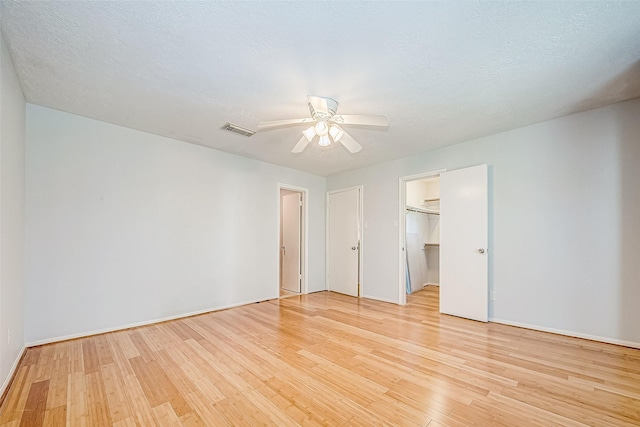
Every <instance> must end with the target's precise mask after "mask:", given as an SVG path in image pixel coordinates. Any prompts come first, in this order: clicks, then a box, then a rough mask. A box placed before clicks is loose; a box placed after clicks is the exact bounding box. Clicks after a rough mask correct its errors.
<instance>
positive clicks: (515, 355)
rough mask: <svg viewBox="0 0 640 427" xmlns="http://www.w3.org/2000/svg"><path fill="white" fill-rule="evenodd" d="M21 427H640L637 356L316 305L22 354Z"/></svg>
mask: <svg viewBox="0 0 640 427" xmlns="http://www.w3.org/2000/svg"><path fill="white" fill-rule="evenodd" d="M20 425H22V426H32V425H38V426H39V425H51V426H63V425H67V426H119V427H129V426H145V427H146V426H156V425H158V426H164V425H178V426H255V425H273V426H281V425H282V426H334V425H335V426H337V425H340V426H342V425H345V426H347V425H351V426H371V425H380V426H385V425H388V426H412V427H413V426H421V427H424V426H429V427H441V426H453V427H467V426H509V427H512V426H570V427H583V426H598V427H599V426H638V425H640V350H637V349H631V348H625V347H619V346H615V345H610V344H603V343H598V342H592V341H586V340H581V339H576V338H569V337H564V336H559V335H553V334H548V333H543V332H537V331H531V330H526V329H521V328H516V327H511V326H506V325H500V324H492V323H488V324H487V323H481V322H474V321H470V320H466V319H461V318H456V317H453V316H447V315H441V314H440V313H438V289H437V288H436V287H427V288H425V289H424V290H422V291H419V292H416V293H414V294H412V295H410V296H408V303H407V305H406V306H397V305H393V304H388V303H384V302H381V301H373V300H367V299H357V298H353V297H347V296H343V295H340V294H335V293H331V292H320V293H315V294H310V295H301V296H295V297H291V298H286V299H281V300H271V301H268V302H263V303H259V304H249V305H246V306H242V307H237V308H234V309H229V310H222V311H218V312H214V313H209V314H203V315H198V316H194V317H190V318H185V319H180V320H175V321H170V322H163V323H159V324H155V325H149V326H144V327H140V328H134V329H129V330H124V331H117V332H113V333H108V334H103V335H96V336H92V337H87V338H82V339H76V340H71V341H66V342H61V343H55V344H48V345H45V346H40V347H36V348H30V349H28V350H27V351H26V353H25V356H24V358H23V359H22V361H21V363H20V364H19V366H18V368H17V370H16V375H15V378H14V380H13V382H12V384H11V385H10V388H9V391H8V393H7V396H6V398H5V400H4V401H3V402H2V405H1V406H0V427H9V426H10V427H17V426H20Z"/></svg>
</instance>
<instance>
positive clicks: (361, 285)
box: [324, 185, 364, 298]
mask: <svg viewBox="0 0 640 427" xmlns="http://www.w3.org/2000/svg"><path fill="white" fill-rule="evenodd" d="M350 190H358V240H359V242H360V244H359V248H358V298H361V297H362V296H363V295H364V283H363V282H364V280H363V268H362V260H363V256H362V254H363V252H364V251H363V248H364V237H363V234H364V233H363V216H364V215H363V211H364V209H363V204H362V201H363V193H364V186H363V185H354V186H353V187H346V188H340V189H337V190H331V191H327V196H326V200H325V205H326V211H325V246H324V248H325V250H324V251H325V260H326V265H325V269H324V272H325V273H324V288H325V290H329V208H330V207H329V196H330V195H332V194H336V193H342V192H343V191H350Z"/></svg>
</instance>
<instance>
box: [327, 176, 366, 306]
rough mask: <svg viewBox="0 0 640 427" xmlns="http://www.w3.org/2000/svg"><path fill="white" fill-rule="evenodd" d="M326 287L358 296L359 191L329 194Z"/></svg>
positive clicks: (347, 190) (355, 189)
mask: <svg viewBox="0 0 640 427" xmlns="http://www.w3.org/2000/svg"><path fill="white" fill-rule="evenodd" d="M327 208H328V215H327V218H328V222H327V255H328V256H327V284H328V287H329V290H330V291H333V292H339V293H341V294H346V295H351V296H354V297H357V296H359V283H358V282H359V266H360V262H359V259H360V235H361V231H360V189H359V188H349V189H346V190H337V191H332V192H330V193H328V205H327Z"/></svg>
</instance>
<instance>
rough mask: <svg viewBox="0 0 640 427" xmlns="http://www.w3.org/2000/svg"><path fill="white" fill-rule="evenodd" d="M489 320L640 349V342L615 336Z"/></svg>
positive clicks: (490, 320) (494, 319)
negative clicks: (601, 335) (609, 336)
mask: <svg viewBox="0 0 640 427" xmlns="http://www.w3.org/2000/svg"><path fill="white" fill-rule="evenodd" d="M489 322H493V323H500V324H502V325H508V326H517V327H519V328H525V329H532V330H534V331H541V332H550V333H552V334H558V335H565V336H568V337H574V338H582V339H585V340H590V341H599V342H604V343H607V344H615V345H621V346H624V347H631V348H638V349H640V343H637V342H633V341H624V340H619V339H615V338H608V337H600V336H597V335H590V334H582V333H579V332H573V331H565V330H563V329H555V328H547V327H545V326H538V325H530V324H528V323H520V322H512V321H510V320H503V319H496V318H490V319H489Z"/></svg>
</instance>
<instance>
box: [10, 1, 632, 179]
mask: <svg viewBox="0 0 640 427" xmlns="http://www.w3.org/2000/svg"><path fill="white" fill-rule="evenodd" d="M1 7H2V8H1V10H0V14H1V17H2V31H3V34H4V38H5V41H6V43H7V45H8V47H9V50H10V52H11V56H12V58H13V61H14V64H15V67H16V69H17V73H18V76H19V79H20V82H21V84H22V87H23V90H24V93H25V96H26V98H27V101H28V102H30V103H33V104H38V105H43V106H46V107H51V108H55V109H58V110H63V111H68V112H71V113H75V114H79V115H82V116H86V117H91V118H95V119H99V120H102V121H106V122H110V123H116V124H119V125H122V126H126V127H130V128H133V129H139V130H142V131H146V132H150V133H154V134H158V135H163V136H167V137H171V138H175V139H178V140H182V141H186V142H191V143H194V144H200V145H204V146H208V147H213V148H216V149H219V150H223V151H228V152H231V153H236V154H239V155H242V156H246V157H251V158H254V159H259V160H264V161H267V162H271V163H276V164H280V165H284V166H289V167H292V168H296V169H301V170H306V171H308V172H312V173H315V174H319V175H330V174H332V173H335V172H339V171H344V170H348V169H355V168H359V167H362V166H366V165H369V164H373V163H378V162H382V161H385V160H389V159H394V158H399V157H404V156H407V155H411V154H414V153H418V152H421V151H426V150H429V149H433V148H436V147H441V146H444V145H449V144H453V143H457V142H461V141H465V140H469V139H473V138H476V137H480V136H484V135H488V134H493V133H497V132H500V131H503V130H507V129H512V128H516V127H520V126H523V125H527V124H531V123H535V122H539V121H542V120H547V119H551V118H555V117H559V116H563V115H566V114H570V113H573V112H578V111H583V110H587V109H591V108H596V107H600V106H603V105H607V104H610V103H613V102H616V101H620V100H624V99H629V98H635V97H638V96H640V62H639V60H640V2H638V1H631V2H575V3H574V2H490V3H489V2H487V3H485V2H407V3H405V2H288V3H280V2H186V1H184V2H183V1H180V2H174V1H171V2H169V1H167V2H160V1H155V2H147V1H144V2H142V1H140V2H136V1H134V2H125V1H122V2H112V1H109V2H101V1H91V2H89V1H84V2H81V1H73V2H62V1H56V2H38V1H36V2H26V1H20V2H5V1H3V2H2V6H1ZM308 94H313V95H320V96H329V97H332V98H335V99H336V100H338V102H339V103H340V106H339V109H338V112H339V113H342V114H386V115H388V116H389V118H390V119H391V126H390V127H389V128H388V129H386V130H379V129H375V128H363V127H353V126H352V127H348V128H347V127H346V126H345V130H348V131H349V132H350V133H351V134H352V136H353V137H354V138H355V139H356V140H358V141H359V142H360V143H361V144H362V145H363V150H362V151H361V152H359V153H357V154H349V153H348V152H347V151H346V150H345V149H344V148H343V147H342V146H341V145H339V144H332V145H331V146H329V147H327V148H321V147H318V146H317V144H313V145H311V144H310V145H309V146H308V147H307V149H306V150H305V151H304V152H303V153H301V154H295V155H294V154H291V153H290V152H289V150H291V148H292V147H293V146H294V145H295V143H296V142H297V141H298V139H299V137H300V135H301V134H300V132H301V131H302V129H304V127H289V128H282V129H276V130H269V131H260V132H258V133H256V134H255V135H254V136H252V137H250V138H246V137H242V136H238V135H234V134H231V133H228V132H225V131H222V130H221V129H220V128H221V127H222V126H223V125H224V124H225V123H226V122H227V121H230V122H233V123H236V124H238V125H240V126H244V127H248V128H251V129H256V124H257V123H258V122H260V121H264V120H275V119H282V118H296V117H307V116H308V114H309V113H308V108H307V105H306V95H308Z"/></svg>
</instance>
